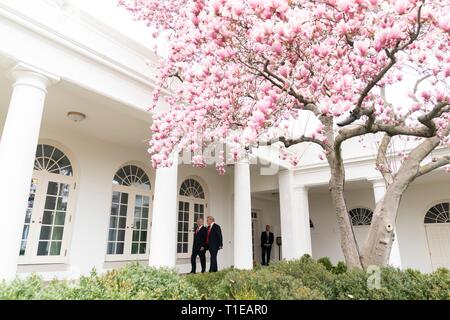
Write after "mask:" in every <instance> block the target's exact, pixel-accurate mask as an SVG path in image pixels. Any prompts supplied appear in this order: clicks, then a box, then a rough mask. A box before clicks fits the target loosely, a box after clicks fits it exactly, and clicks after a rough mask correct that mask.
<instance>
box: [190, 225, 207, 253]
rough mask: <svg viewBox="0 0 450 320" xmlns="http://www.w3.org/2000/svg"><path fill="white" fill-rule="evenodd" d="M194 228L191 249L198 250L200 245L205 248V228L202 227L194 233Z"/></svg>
mask: <svg viewBox="0 0 450 320" xmlns="http://www.w3.org/2000/svg"><path fill="white" fill-rule="evenodd" d="M195 230H197V229H195ZM195 230H194V243H193V245H192V250H193V251H200V249H201V248H202V247H203V248H204V249H205V250H206V228H205V227H202V228H201V229H200V230H199V231H198V233H197V234H195Z"/></svg>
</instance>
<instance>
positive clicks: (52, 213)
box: [19, 144, 75, 264]
mask: <svg viewBox="0 0 450 320" xmlns="http://www.w3.org/2000/svg"><path fill="white" fill-rule="evenodd" d="M74 189H75V180H74V177H73V168H72V164H71V161H70V160H69V158H68V157H67V155H66V154H65V153H64V152H63V151H61V150H60V149H59V148H57V147H55V146H52V145H49V144H39V145H38V146H37V148H36V156H35V162H34V172H33V178H32V181H31V188H30V193H29V197H28V205H27V209H26V213H25V221H24V227H23V232H22V239H21V245H20V252H19V255H20V260H19V263H25V264H28V263H41V262H42V263H59V262H63V261H64V258H65V256H66V255H67V247H68V244H67V241H68V239H67V234H68V232H67V228H68V226H69V224H70V222H71V221H72V216H71V214H72V203H73V200H72V198H73V197H72V193H73V191H74Z"/></svg>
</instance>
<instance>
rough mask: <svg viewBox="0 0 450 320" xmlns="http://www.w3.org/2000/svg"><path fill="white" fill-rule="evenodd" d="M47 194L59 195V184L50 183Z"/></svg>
mask: <svg viewBox="0 0 450 320" xmlns="http://www.w3.org/2000/svg"><path fill="white" fill-rule="evenodd" d="M47 194H50V195H54V196H56V195H58V184H57V183H56V182H49V184H48V190H47Z"/></svg>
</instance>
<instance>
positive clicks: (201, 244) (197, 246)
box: [191, 218, 206, 273]
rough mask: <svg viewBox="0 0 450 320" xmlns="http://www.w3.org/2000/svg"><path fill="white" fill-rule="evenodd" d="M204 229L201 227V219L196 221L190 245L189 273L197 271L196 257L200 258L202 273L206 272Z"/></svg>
mask: <svg viewBox="0 0 450 320" xmlns="http://www.w3.org/2000/svg"><path fill="white" fill-rule="evenodd" d="M205 255H206V228H205V226H204V225H203V219H202V218H199V219H198V220H197V227H196V228H195V230H194V243H193V245H192V256H191V265H192V269H191V273H195V272H196V271H197V256H199V257H200V264H201V266H202V273H204V272H205V271H206V256H205Z"/></svg>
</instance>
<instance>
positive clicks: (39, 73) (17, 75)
mask: <svg viewBox="0 0 450 320" xmlns="http://www.w3.org/2000/svg"><path fill="white" fill-rule="evenodd" d="M8 76H9V78H11V79H13V80H14V85H13V87H16V86H19V85H24V86H30V87H34V88H36V89H39V90H42V91H44V93H45V94H47V88H48V87H50V86H51V85H53V84H56V83H58V82H59V81H60V80H61V79H60V78H59V77H58V76H56V75H54V74H51V73H49V72H46V71H44V70H41V69H39V68H36V67H33V66H31V65H29V64H26V63H23V62H19V63H17V64H16V65H15V66H14V67H13V68H12V69H11V70H10V71H9V74H8Z"/></svg>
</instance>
